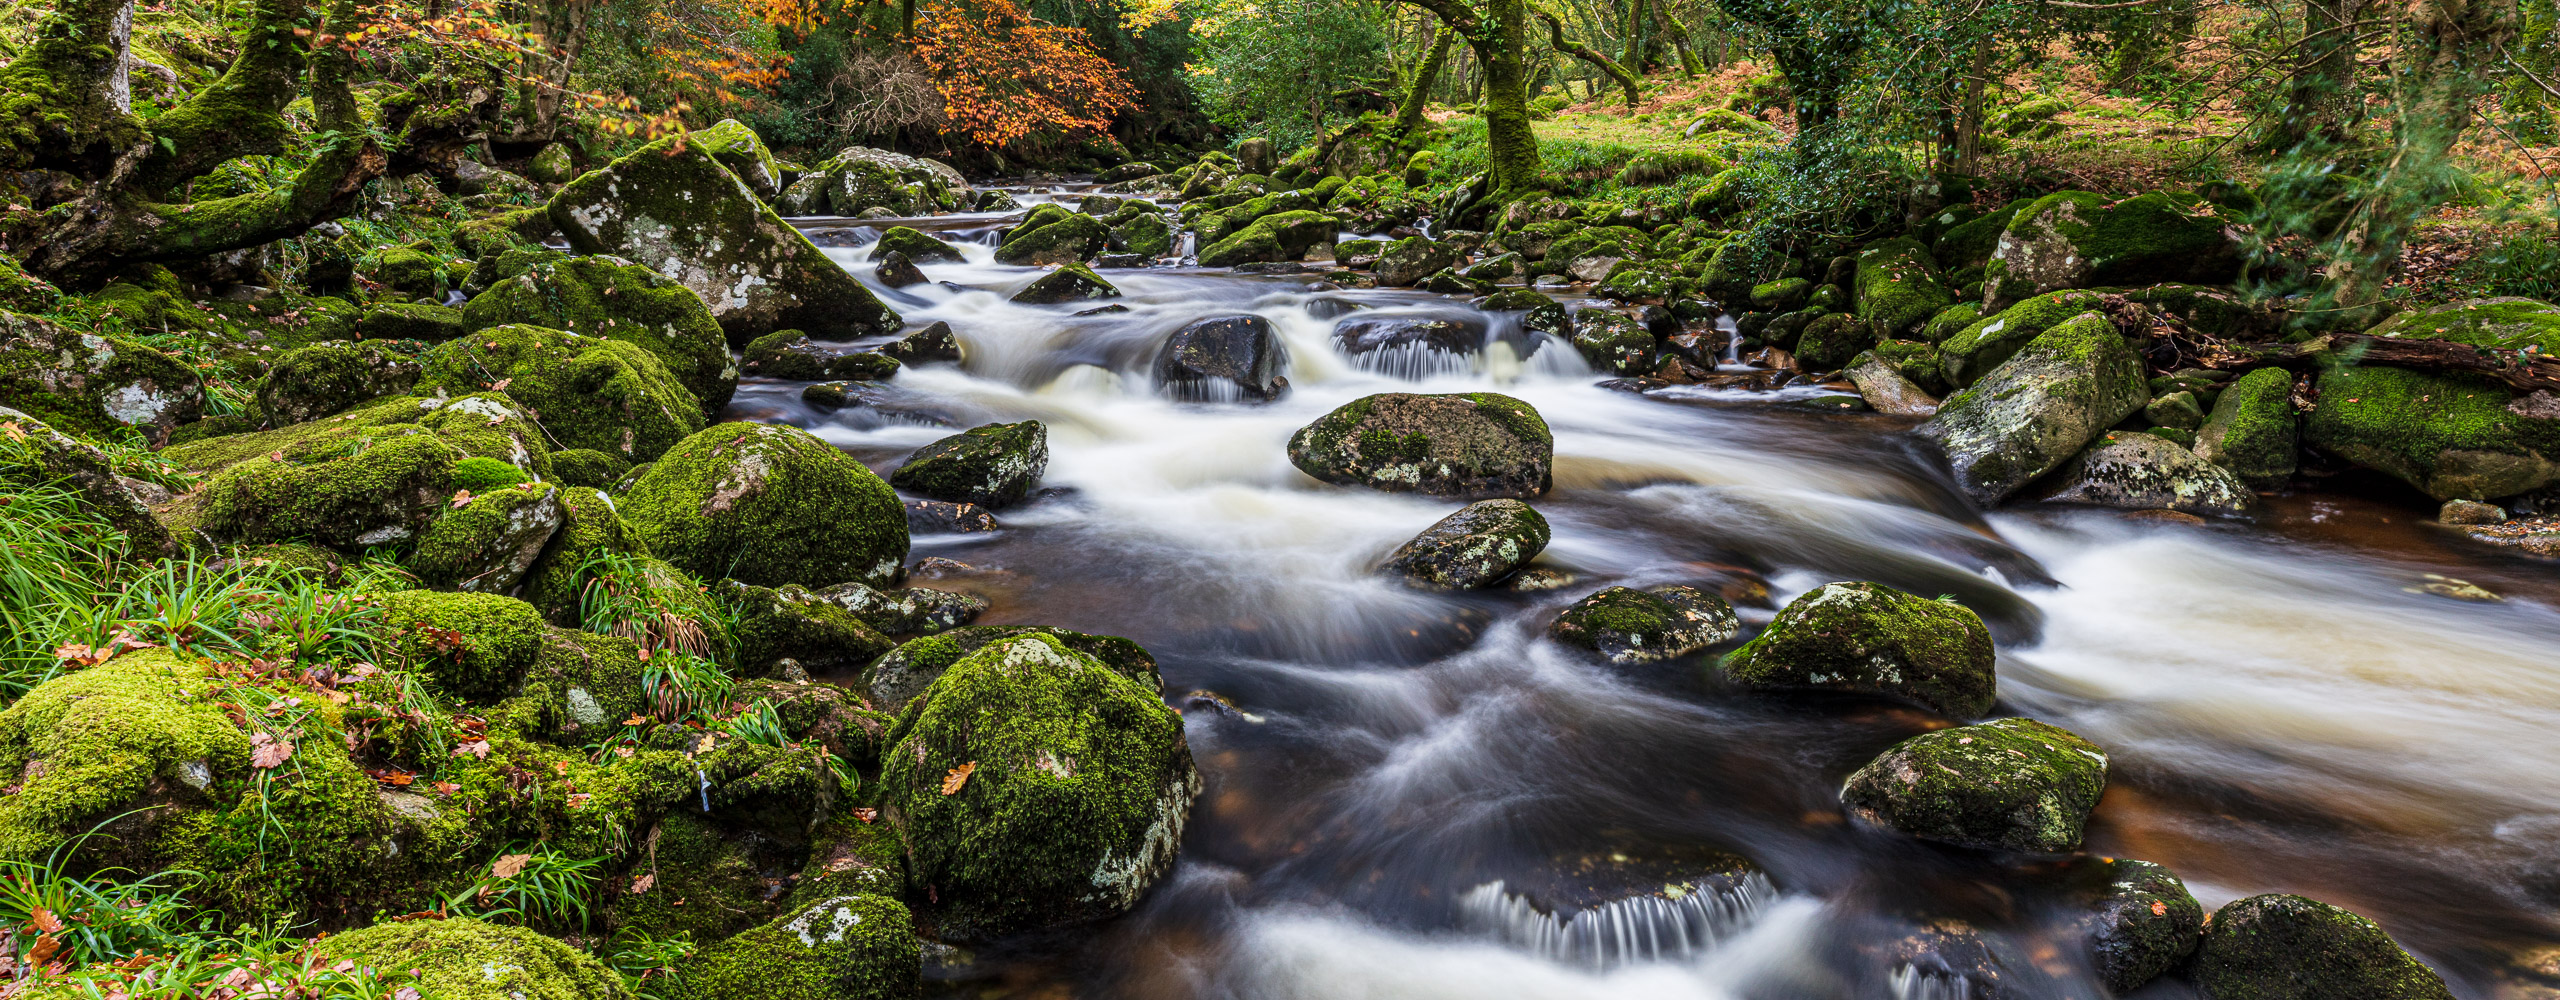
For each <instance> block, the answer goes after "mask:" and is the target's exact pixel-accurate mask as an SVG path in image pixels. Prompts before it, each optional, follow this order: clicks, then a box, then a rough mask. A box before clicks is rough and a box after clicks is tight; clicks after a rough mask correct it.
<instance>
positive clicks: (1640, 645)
mask: <svg viewBox="0 0 2560 1000" xmlns="http://www.w3.org/2000/svg"><path fill="white" fill-rule="evenodd" d="M1741 628H1742V622H1741V620H1740V619H1739V618H1736V617H1735V616H1734V613H1733V605H1730V604H1727V603H1725V602H1724V599H1723V598H1721V597H1717V596H1716V595H1714V594H1710V593H1707V592H1706V591H1703V590H1699V589H1697V588H1695V587H1656V588H1654V589H1652V590H1635V589H1632V588H1628V587H1611V588H1609V589H1607V590H1603V591H1600V592H1599V593H1596V594H1593V595H1591V596H1589V597H1585V598H1583V599H1581V600H1579V601H1575V602H1574V603H1573V606H1572V607H1569V608H1566V609H1564V613H1563V614H1561V615H1558V616H1557V617H1556V620H1555V624H1553V625H1550V626H1548V627H1547V635H1548V636H1550V637H1552V638H1554V639H1555V640H1556V641H1557V642H1562V643H1567V644H1570V645H1575V646H1580V647H1582V648H1584V649H1588V650H1591V651H1593V652H1596V653H1599V654H1600V655H1601V657H1602V658H1604V659H1606V660H1608V661H1609V662H1611V663H1616V664H1620V665H1628V664H1637V663H1654V662H1658V661H1662V660H1668V659H1672V658H1675V657H1681V656H1687V655H1689V654H1691V653H1695V652H1697V651H1699V650H1701V649H1705V648H1707V647H1709V646H1712V645H1715V644H1716V643H1719V642H1723V641H1725V640H1727V639H1731V638H1733V636H1734V633H1735V632H1738V631H1740V630H1741Z"/></svg>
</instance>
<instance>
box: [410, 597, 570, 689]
mask: <svg viewBox="0 0 2560 1000" xmlns="http://www.w3.org/2000/svg"><path fill="white" fill-rule="evenodd" d="M382 605H383V613H384V621H385V626H384V628H385V630H386V632H385V638H387V639H388V640H390V641H391V642H392V643H393V645H394V646H395V647H396V648H397V649H398V651H399V654H400V658H401V663H402V664H403V665H404V668H405V669H407V670H409V671H410V672H412V673H415V674H417V675H419V676H421V677H424V678H426V679H427V680H428V681H430V682H431V683H432V684H433V685H434V686H435V688H436V689H437V690H438V691H441V692H443V693H444V694H447V695H451V696H454V697H460V698H474V699H480V700H484V701H485V700H495V699H497V698H501V697H505V696H506V695H508V694H511V693H513V692H514V691H515V689H516V686H517V685H518V684H520V683H521V682H522V681H523V680H524V675H525V672H526V671H527V670H530V669H532V668H533V664H534V661H535V660H536V659H538V658H540V656H541V654H542V637H543V634H544V631H545V629H546V628H547V627H548V626H546V625H544V624H543V621H542V613H541V612H539V611H536V610H534V607H533V605H530V604H527V603H525V602H523V601H519V600H516V599H515V598H512V597H503V596H500V595H497V594H448V593H440V592H437V591H432V590H404V591H398V592H395V593H391V594H387V595H384V597H383V599H382Z"/></svg>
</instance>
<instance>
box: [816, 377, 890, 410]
mask: <svg viewBox="0 0 2560 1000" xmlns="http://www.w3.org/2000/svg"><path fill="white" fill-rule="evenodd" d="M879 395H880V387H879V386H878V385H875V384H872V383H867V382H820V383H817V384H816V385H812V386H809V387H808V388H805V389H802V390H800V401H801V402H803V403H807V404H809V405H811V406H814V407H817V408H819V409H822V410H841V409H844V408H845V407H848V406H870V405H873V404H874V403H875V402H876V401H877V400H878V398H879Z"/></svg>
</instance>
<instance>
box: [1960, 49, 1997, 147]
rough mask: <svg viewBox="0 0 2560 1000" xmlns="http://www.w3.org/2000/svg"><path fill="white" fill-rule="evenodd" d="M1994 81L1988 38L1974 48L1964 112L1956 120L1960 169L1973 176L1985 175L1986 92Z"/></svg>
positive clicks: (1966, 77) (1965, 82) (1968, 69)
mask: <svg viewBox="0 0 2560 1000" xmlns="http://www.w3.org/2000/svg"><path fill="white" fill-rule="evenodd" d="M1990 84H1991V44H1990V40H1989V39H1985V40H1984V41H1983V43H1982V44H1980V45H1977V46H1975V47H1974V50H1973V60H1972V63H1971V65H1970V66H1969V67H1968V68H1967V70H1966V72H1965V79H1964V112H1963V114H1962V115H1961V116H1959V117H1958V118H1957V119H1956V172H1957V173H1960V174H1966V175H1969V176H1976V177H1978V176H1981V174H1982V119H1983V100H1982V99H1983V94H1984V93H1985V92H1986V91H1988V90H1989V89H1990Z"/></svg>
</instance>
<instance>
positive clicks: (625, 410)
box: [424, 325, 727, 474]
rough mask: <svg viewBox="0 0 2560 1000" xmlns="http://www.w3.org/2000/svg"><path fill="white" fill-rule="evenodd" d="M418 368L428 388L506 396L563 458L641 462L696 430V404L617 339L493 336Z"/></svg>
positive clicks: (431, 354) (453, 348)
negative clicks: (582, 454) (589, 455)
mask: <svg viewBox="0 0 2560 1000" xmlns="http://www.w3.org/2000/svg"><path fill="white" fill-rule="evenodd" d="M722 353H723V355H724V356H725V355H726V353H727V352H726V351H725V350H724V351H723V352H722ZM425 360H426V375H425V378H424V381H425V382H426V384H427V385H428V386H430V387H434V388H441V389H444V390H446V391H448V392H456V393H467V392H476V391H481V390H483V389H489V390H492V391H496V392H501V393H505V394H506V396H507V398H508V399H511V400H514V401H515V402H516V403H517V404H518V405H520V406H523V407H526V408H528V409H530V410H532V411H533V412H535V413H539V414H541V415H542V429H543V430H544V431H545V432H547V433H548V435H549V439H550V440H551V441H553V442H556V443H558V444H559V446H560V447H562V448H568V449H585V450H589V451H595V452H603V453H606V454H608V455H613V456H616V457H618V458H619V459H621V460H622V461H624V462H626V463H629V462H648V461H654V460H655V459H656V458H657V457H658V456H659V455H660V454H661V453H664V452H665V451H666V450H667V448H668V447H670V446H672V445H674V444H675V443H676V442H678V441H681V440H684V438H685V437H686V436H687V435H690V434H693V433H694V432H696V431H699V430H701V429H702V426H703V419H702V414H703V410H704V409H705V407H704V405H703V401H702V398H701V397H700V396H697V395H695V394H694V392H693V390H692V389H690V388H688V387H687V385H686V383H685V382H684V380H682V379H679V378H677V377H676V376H675V374H674V373H672V372H670V371H668V370H667V367H666V364H665V363H664V362H663V361H662V360H661V359H660V357H659V356H658V355H657V354H654V353H652V352H650V351H648V350H646V349H643V348H642V347H640V346H639V345H637V344H633V343H630V342H628V341H625V340H621V339H606V338H602V337H594V336H586V335H582V334H575V333H566V332H562V331H560V330H553V329H546V328H543V327H538V326H521V325H517V326H501V327H495V328H491V329H487V330H482V331H480V332H478V333H475V334H472V335H471V336H469V337H466V338H463V339H461V340H456V341H453V342H451V343H446V344H440V345H437V346H436V348H435V349H434V350H431V351H428V352H427V355H426V359H425ZM626 467H627V465H626ZM617 474H618V473H617Z"/></svg>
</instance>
